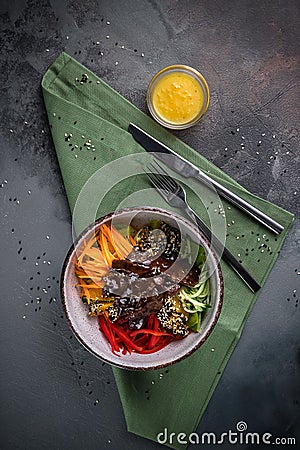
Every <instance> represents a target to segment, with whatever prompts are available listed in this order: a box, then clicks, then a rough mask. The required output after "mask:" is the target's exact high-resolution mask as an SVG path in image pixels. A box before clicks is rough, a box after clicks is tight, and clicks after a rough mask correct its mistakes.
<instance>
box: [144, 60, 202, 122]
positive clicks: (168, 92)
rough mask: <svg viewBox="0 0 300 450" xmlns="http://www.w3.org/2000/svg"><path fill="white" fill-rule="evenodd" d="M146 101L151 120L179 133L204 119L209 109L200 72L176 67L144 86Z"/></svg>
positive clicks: (158, 74)
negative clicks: (146, 88) (146, 87)
mask: <svg viewBox="0 0 300 450" xmlns="http://www.w3.org/2000/svg"><path fill="white" fill-rule="evenodd" d="M180 80H181V81H180ZM163 83H164V84H163ZM158 91H159V93H158ZM146 100H147V106H148V109H149V111H150V113H151V115H152V117H153V118H154V119H155V120H156V121H157V122H158V123H160V124H161V125H163V126H165V127H167V128H171V129H175V130H180V129H184V128H188V127H191V126H193V125H195V124H196V123H197V122H199V120H200V119H201V118H202V117H203V116H204V114H205V113H206V111H207V108H208V106H209V100H210V93H209V87H208V84H207V82H206V80H205V78H204V77H203V75H202V74H201V73H200V72H198V71H197V70H195V69H193V68H192V67H189V66H185V65H179V64H177V65H172V66H168V67H165V68H164V69H162V70H160V71H159V72H158V73H157V74H156V75H154V77H153V78H152V80H151V81H150V83H149V86H148V90H147V96H146ZM158 105H160V106H161V108H159V106H158ZM160 109H161V110H160ZM162 111H164V112H165V113H166V114H163V113H162ZM176 114H177V117H176ZM168 115H169V117H168ZM171 115H173V118H172V117H171Z"/></svg>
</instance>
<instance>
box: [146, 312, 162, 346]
mask: <svg viewBox="0 0 300 450" xmlns="http://www.w3.org/2000/svg"><path fill="white" fill-rule="evenodd" d="M158 328H159V321H158V318H157V317H156V315H153V329H154V331H158ZM158 341H159V339H158V337H157V336H155V335H154V334H153V335H152V336H151V338H150V341H149V345H148V348H149V350H150V349H151V348H153V347H154V346H155V344H157V343H158Z"/></svg>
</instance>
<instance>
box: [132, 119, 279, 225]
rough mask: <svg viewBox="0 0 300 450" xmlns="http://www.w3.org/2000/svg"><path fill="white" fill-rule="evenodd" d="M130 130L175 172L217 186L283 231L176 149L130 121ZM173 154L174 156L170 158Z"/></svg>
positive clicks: (259, 218)
mask: <svg viewBox="0 0 300 450" xmlns="http://www.w3.org/2000/svg"><path fill="white" fill-rule="evenodd" d="M128 131H129V132H130V133H131V134H132V136H133V138H134V139H135V140H136V141H137V142H138V143H139V144H140V145H141V146H142V147H144V149H145V150H146V151H147V152H151V153H155V156H156V157H157V158H158V159H160V160H161V161H162V162H163V163H164V164H166V165H167V166H168V167H170V168H171V169H173V170H174V171H175V172H178V173H180V174H181V175H182V176H184V177H185V178H196V179H197V180H199V181H201V182H202V183H204V184H205V185H206V186H208V187H210V188H212V187H213V188H215V190H216V191H217V192H218V194H219V195H221V196H222V197H224V198H225V199H226V200H228V201H229V202H230V203H232V204H233V205H235V206H237V207H238V208H240V209H241V210H242V211H243V212H245V213H246V214H248V215H249V216H251V217H253V218H254V219H256V220H257V221H258V222H260V223H262V224H263V225H264V226H266V227H267V228H269V229H270V230H272V231H273V232H274V233H276V234H279V233H281V231H283V229H284V227H283V226H282V225H281V224H280V223H278V222H276V221H275V220H274V219H272V218H271V217H269V216H267V215H266V214H264V213H263V212H262V211H260V210H259V209H257V208H255V206H253V205H251V204H250V203H248V202H247V201H246V200H244V199H242V198H241V197H239V196H238V195H236V194H235V193H234V192H231V191H230V190H229V189H227V188H226V187H224V186H222V184H220V183H218V182H217V181H215V180H214V179H213V178H211V177H209V176H208V175H207V174H206V173H204V172H202V170H200V169H199V168H198V167H196V166H195V165H194V164H192V163H190V162H189V161H187V160H186V159H185V158H183V157H182V156H179V155H178V154H177V153H176V152H174V150H171V149H170V148H169V147H167V146H166V145H165V144H163V143H162V142H160V141H158V140H157V139H155V138H154V137H153V136H151V135H150V134H148V133H146V132H145V131H144V130H142V129H141V128H139V127H138V126H137V125H135V124H133V123H130V124H129V127H128ZM170 155H173V156H174V158H170Z"/></svg>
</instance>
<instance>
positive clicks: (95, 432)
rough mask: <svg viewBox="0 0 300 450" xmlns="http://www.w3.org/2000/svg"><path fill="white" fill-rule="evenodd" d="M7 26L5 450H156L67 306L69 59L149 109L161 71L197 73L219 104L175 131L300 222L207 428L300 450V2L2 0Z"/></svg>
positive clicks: (203, 426) (1, 77)
mask: <svg viewBox="0 0 300 450" xmlns="http://www.w3.org/2000/svg"><path fill="white" fill-rule="evenodd" d="M0 27H1V53H0V60H1V72H0V83H1V84H0V88H1V97H0V104H1V112H0V114H1V120H0V130H1V141H0V142H1V144H0V145H1V152H0V155H1V165H0V186H1V188H0V197H1V211H0V217H1V259H2V262H1V287H2V294H1V318H2V321H1V322H2V323H1V331H2V333H1V344H0V345H1V347H0V351H1V369H0V377H1V407H0V409H1V443H0V445H1V448H3V449H5V450H6V449H7V450H8V449H30V450H34V449H42V448H45V449H63V450H67V449H72V450H75V449H81V448H88V449H106V448H110V449H114V450H117V449H119V448H124V449H141V448H145V449H152V448H153V449H154V448H158V445H156V444H155V443H153V442H150V441H147V440H144V439H142V438H139V437H137V436H134V435H131V434H129V433H127V431H126V426H125V422H124V418H123V413H122V408H121V404H120V401H119V397H118V393H117V390H116V387H115V384H114V380H113V376H112V373H111V369H110V367H109V366H107V365H104V364H101V362H99V361H98V360H96V359H95V358H94V357H93V356H91V355H90V354H89V353H87V352H86V351H85V350H84V349H83V348H82V347H81V346H80V345H79V344H78V343H77V342H76V341H75V339H74V338H73V336H72V334H71V332H70V331H69V329H68V326H67V324H66V322H65V319H64V316H63V313H62V308H61V305H60V298H59V285H58V280H59V275H60V270H61V266H62V262H63V259H64V257H65V254H66V251H67V249H68V248H69V246H70V244H71V230H70V215H69V211H68V205H67V201H66V197H65V194H64V189H63V185H62V181H61V177H60V172H59V167H58V164H57V160H56V155H55V151H54V147H53V143H52V141H51V135H50V131H49V128H48V123H47V118H46V112H45V109H44V105H43V100H42V95H41V88H40V82H41V78H42V75H43V74H44V72H45V71H46V69H47V67H48V66H49V65H50V64H51V62H52V61H53V60H54V59H55V58H56V56H57V55H58V54H59V53H60V52H61V51H63V50H64V51H66V52H67V53H69V54H70V55H71V56H74V57H75V58H77V59H78V60H79V61H80V62H81V63H82V64H84V65H86V66H87V67H89V68H90V69H91V70H93V71H94V72H95V73H97V74H98V75H99V76H101V77H102V78H103V79H104V80H105V81H106V82H107V83H109V84H110V85H111V86H112V87H113V88H115V89H116V90H117V91H118V92H120V93H121V94H122V95H124V96H125V97H126V98H127V99H128V100H130V101H131V102H132V103H134V104H135V105H136V106H138V107H139V108H140V109H142V110H144V111H146V105H145V92H146V89H147V85H148V83H149V81H150V79H151V77H152V76H153V75H154V73H155V72H156V71H157V70H159V69H160V68H162V67H164V66H166V65H169V64H173V63H182V64H188V65H190V66H193V67H195V68H198V69H199V70H200V71H201V72H202V73H203V74H204V75H205V77H206V79H207V81H208V83H209V86H210V89H211V105H210V108H209V111H208V113H207V115H206V116H205V118H204V119H203V120H202V121H201V122H200V123H199V124H198V125H196V126H195V127H193V128H191V129H189V130H187V131H182V132H178V133H177V135H178V136H179V137H180V138H181V139H182V140H184V141H185V142H187V143H188V144H190V145H191V146H192V147H194V148H195V149H196V150H198V151H199V152H201V153H202V154H203V155H205V156H206V157H207V158H208V159H209V160H211V161H213V162H214V163H215V164H216V165H217V166H219V167H221V168H222V169H224V171H225V172H227V173H228V174H230V175H231V176H233V177H234V178H235V179H237V180H238V181H239V182H240V183H242V184H243V185H244V186H245V187H246V188H248V189H250V190H251V191H252V192H254V193H256V194H258V195H260V196H262V197H263V198H267V199H268V200H270V201H272V202H274V203H276V204H278V205H279V206H281V207H283V208H286V209H288V210H290V211H291V212H293V213H294V214H295V216H296V219H295V224H294V226H293V228H292V230H291V232H290V234H289V236H288V239H287V240H286V242H285V245H284V247H283V249H282V251H281V254H280V256H279V259H278V261H277V263H276V265H275V267H274V269H273V271H272V273H271V275H270V277H269V279H268V282H267V283H266V285H265V287H264V289H263V290H262V293H261V296H260V298H259V300H258V302H257V304H256V306H255V308H254V310H253V312H252V313H251V315H250V317H249V320H248V322H247V324H246V327H245V330H244V333H243V335H242V338H241V340H240V343H239V345H238V346H237V348H236V350H235V352H234V355H233V356H232V358H231V360H230V362H229V364H228V366H227V368H226V370H225V372H224V375H223V377H222V379H221V382H220V383H219V385H218V387H217V389H216V391H215V393H214V395H213V398H212V400H211V402H210V404H209V406H208V408H207V410H206V412H205V415H204V417H203V419H202V421H201V423H200V425H199V428H198V432H199V433H202V432H205V431H213V432H215V433H218V434H221V433H222V432H226V431H227V430H228V429H232V430H234V429H235V425H236V423H237V422H238V421H240V420H244V421H245V422H247V424H248V429H249V431H252V432H261V433H264V432H270V433H272V434H273V435H274V437H275V436H279V437H280V436H297V438H298V442H299V440H300V435H299V429H300V424H299V417H300V414H299V401H300V399H299V365H300V350H299V314H300V308H298V299H299V292H300V263H299V253H300V252H299V244H300V228H299V210H300V208H299V190H300V189H299V185H300V183H299V175H300V150H299V117H300V101H299V73H300V61H299V60H300V51H299V42H300V6H299V2H298V1H297V0H289V1H283V0H275V1H267V0H254V1H251V2H249V1H246V0H239V1H238V0H228V1H226V2H225V1H221V0H218V1H215V0H210V1H209V0H201V1H196V0H181V1H176V0H173V1H171V0H164V1H154V0H148V1H146V0H128V1H121V0H120V1H118V0H103V1H101V0H98V1H96V0H94V1H92V0H85V1H84V2H83V1H82V2H81V1H73V0H72V1H65V0H48V1H47V0H27V1H26V0H24V1H18V0H10V1H3V0H1V1H0ZM220 447H222V448H227V447H226V445H223V446H221V445H220ZM203 448H205V447H203ZM207 448H210V446H207ZM239 448H246V446H240V447H239Z"/></svg>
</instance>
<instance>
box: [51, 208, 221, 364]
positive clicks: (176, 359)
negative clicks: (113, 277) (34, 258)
mask: <svg viewBox="0 0 300 450" xmlns="http://www.w3.org/2000/svg"><path fill="white" fill-rule="evenodd" d="M133 211H137V212H145V211H147V212H148V211H149V212H151V211H153V212H155V213H160V214H163V215H166V216H169V217H170V219H175V220H176V219H178V220H180V221H181V222H182V223H183V224H185V225H186V226H187V227H191V228H192V229H193V231H194V232H195V233H196V234H198V235H200V237H201V240H203V241H204V242H205V244H206V245H207V247H208V248H209V252H210V253H211V254H212V256H213V259H214V260H215V261H216V262H217V265H216V272H217V274H218V281H219V283H218V284H219V291H220V295H219V298H218V306H217V309H216V311H215V314H214V317H213V321H212V322H211V324H210V325H209V327H208V328H207V330H206V332H205V333H204V334H203V336H202V338H201V339H200V340H199V341H198V342H197V343H196V344H194V345H193V346H192V347H191V348H190V349H189V350H188V351H187V352H186V353H184V354H183V355H181V356H179V357H174V359H172V361H170V362H164V363H161V364H155V363H154V364H153V365H151V366H143V365H140V366H134V365H132V366H131V365H127V364H118V363H117V362H112V361H111V360H110V359H108V358H106V357H105V356H102V355H101V356H100V355H99V354H98V353H97V352H96V351H95V350H94V349H93V348H91V347H90V346H89V345H88V344H86V342H85V341H84V339H83V338H82V337H81V336H80V334H79V333H78V332H77V331H76V329H75V327H74V326H73V323H72V320H71V319H70V317H69V314H68V310H67V306H66V298H65V284H66V283H65V275H66V273H67V268H68V266H69V264H70V262H71V260H72V258H71V257H72V254H73V253H74V251H75V249H76V246H77V244H78V243H79V242H80V240H81V239H82V238H83V236H85V235H86V234H87V233H89V232H90V231H91V230H93V229H94V228H95V227H97V226H98V225H99V224H100V223H103V222H105V221H107V220H110V219H111V218H112V217H113V216H115V215H121V214H123V213H126V212H128V213H129V212H133ZM60 296H61V302H62V307H63V311H64V314H65V317H66V320H67V323H68V325H69V327H70V328H71V330H72V332H73V334H74V335H75V337H76V339H77V340H78V341H79V342H80V343H81V344H82V345H83V347H84V348H85V349H87V350H88V351H89V352H90V353H92V354H93V355H94V356H96V357H97V358H98V359H100V360H101V361H104V362H106V363H107V364H110V365H111V366H115V367H118V368H120V369H127V370H132V371H146V370H156V369H162V368H164V367H168V366H171V365H173V364H175V363H177V362H179V361H182V360H184V359H186V358H187V357H188V356H190V355H191V354H192V353H194V352H195V351H196V350H197V349H198V348H199V347H201V346H202V345H203V343H204V342H205V341H206V340H207V338H208V337H209V336H210V334H211V333H212V331H213V329H214V328H215V326H216V324H217V321H218V319H219V316H220V314H221V309H222V306H223V298H224V278H223V274H222V269H221V265H220V262H218V260H217V258H216V254H215V251H214V250H213V249H212V248H211V247H209V241H208V240H207V239H206V237H205V236H204V235H203V234H202V233H201V231H200V230H199V229H197V228H196V226H195V225H194V224H193V223H192V222H190V221H189V220H187V219H185V218H184V217H182V216H180V215H178V214H176V213H173V212H171V211H168V210H165V209H162V208H157V207H152V206H136V207H135V206H134V207H128V208H123V209H120V210H117V211H113V212H110V213H108V214H105V215H104V216H101V217H99V218H98V219H96V220H95V221H94V222H92V223H91V224H90V225H88V226H87V227H86V228H85V229H84V230H83V231H82V232H81V233H80V234H79V235H78V236H77V238H76V239H75V241H74V242H73V244H72V245H71V247H70V249H69V251H68V252H67V255H66V257H65V260H64V262H63V266H62V269H61V275H60ZM121 358H122V357H121Z"/></svg>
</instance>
